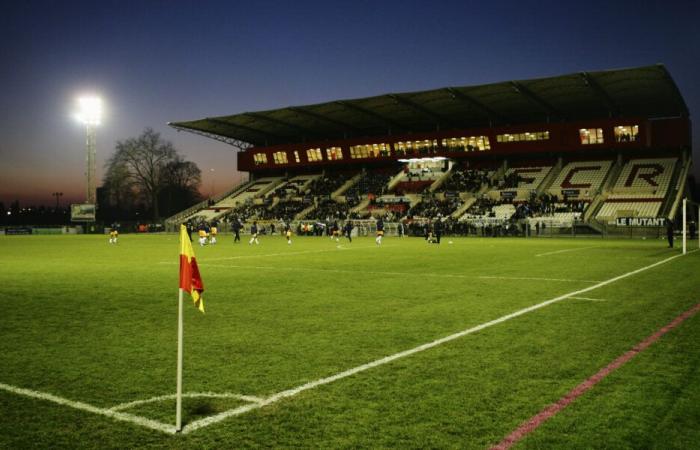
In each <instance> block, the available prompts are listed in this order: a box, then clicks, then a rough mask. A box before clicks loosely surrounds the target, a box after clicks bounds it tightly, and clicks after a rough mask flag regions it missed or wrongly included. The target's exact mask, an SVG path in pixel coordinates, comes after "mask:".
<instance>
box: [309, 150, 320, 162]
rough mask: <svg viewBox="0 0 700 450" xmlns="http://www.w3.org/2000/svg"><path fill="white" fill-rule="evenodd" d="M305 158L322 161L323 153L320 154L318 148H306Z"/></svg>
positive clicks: (310, 160)
mask: <svg viewBox="0 0 700 450" xmlns="http://www.w3.org/2000/svg"><path fill="white" fill-rule="evenodd" d="M306 159H308V160H309V162H314V161H323V155H322V154H321V149H320V148H310V149H307V150H306Z"/></svg>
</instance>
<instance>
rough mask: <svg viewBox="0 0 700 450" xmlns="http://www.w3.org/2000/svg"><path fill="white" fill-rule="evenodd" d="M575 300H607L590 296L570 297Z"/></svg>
mask: <svg viewBox="0 0 700 450" xmlns="http://www.w3.org/2000/svg"><path fill="white" fill-rule="evenodd" d="M571 298H573V299H576V300H587V301H589V302H607V300H605V299H604V298H590V297H571Z"/></svg>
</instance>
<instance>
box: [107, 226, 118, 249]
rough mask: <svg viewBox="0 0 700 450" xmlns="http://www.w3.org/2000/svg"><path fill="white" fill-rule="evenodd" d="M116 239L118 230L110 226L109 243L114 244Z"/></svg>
mask: <svg viewBox="0 0 700 450" xmlns="http://www.w3.org/2000/svg"><path fill="white" fill-rule="evenodd" d="M118 237H119V230H117V227H115V226H114V225H112V227H111V228H110V229H109V243H110V244H116V243H117V238H118Z"/></svg>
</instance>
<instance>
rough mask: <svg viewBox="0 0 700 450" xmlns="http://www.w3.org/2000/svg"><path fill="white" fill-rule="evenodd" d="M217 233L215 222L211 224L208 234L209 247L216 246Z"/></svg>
mask: <svg viewBox="0 0 700 450" xmlns="http://www.w3.org/2000/svg"><path fill="white" fill-rule="evenodd" d="M218 232H219V230H218V228H217V227H216V222H212V223H211V229H210V232H209V243H210V244H211V245H214V244H216V235H217V233H218Z"/></svg>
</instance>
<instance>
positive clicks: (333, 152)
mask: <svg viewBox="0 0 700 450" xmlns="http://www.w3.org/2000/svg"><path fill="white" fill-rule="evenodd" d="M326 159H327V160H328V161H337V160H339V159H343V150H342V149H341V148H340V147H329V148H327V149H326Z"/></svg>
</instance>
